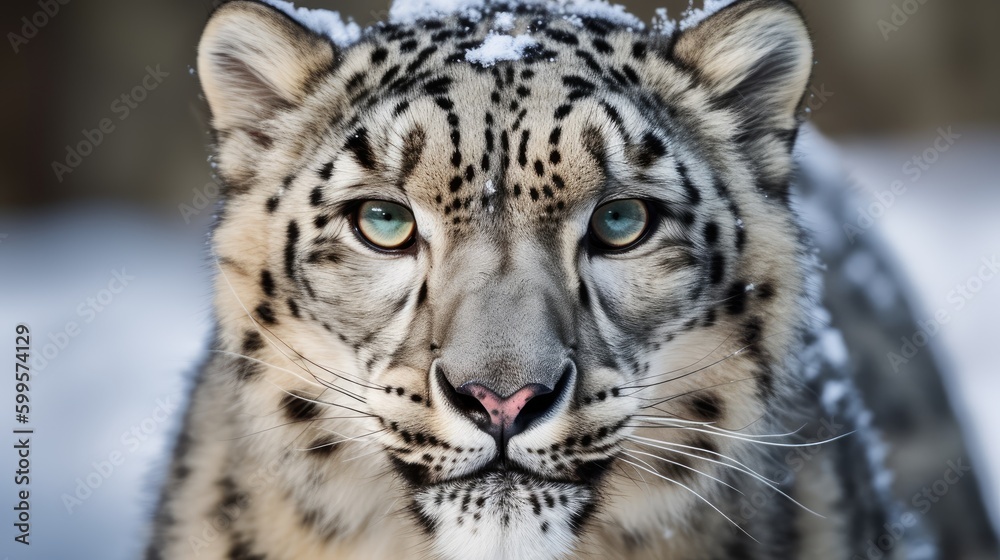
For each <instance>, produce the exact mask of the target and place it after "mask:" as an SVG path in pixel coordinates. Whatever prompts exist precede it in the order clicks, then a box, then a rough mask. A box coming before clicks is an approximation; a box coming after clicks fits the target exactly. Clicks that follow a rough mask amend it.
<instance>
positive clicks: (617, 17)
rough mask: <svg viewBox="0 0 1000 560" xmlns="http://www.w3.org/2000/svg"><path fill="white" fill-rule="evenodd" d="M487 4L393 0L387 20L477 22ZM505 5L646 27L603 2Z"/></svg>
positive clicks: (541, 0)
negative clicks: (458, 17)
mask: <svg viewBox="0 0 1000 560" xmlns="http://www.w3.org/2000/svg"><path fill="white" fill-rule="evenodd" d="M488 4H489V2H488V1H487V0H395V1H394V2H393V3H392V6H391V7H390V8H389V21H390V22H391V23H397V24H412V23H416V22H418V21H421V20H427V19H433V18H440V17H447V16H451V15H461V16H464V17H467V18H469V19H471V20H473V21H479V19H480V18H482V15H483V12H485V11H486V9H487V5H488ZM507 5H508V6H511V7H517V6H539V7H543V8H546V9H548V10H549V11H551V12H552V13H553V14H557V15H564V16H577V17H592V18H596V19H602V20H604V21H607V22H610V23H614V24H618V25H622V26H626V27H632V28H636V29H643V28H644V27H645V26H644V25H643V23H642V20H640V19H639V18H637V17H635V16H634V15H632V14H630V13H628V11H626V10H625V6H621V5H617V4H611V3H609V2H607V1H606V0H548V1H546V0H515V1H514V2H511V3H509V4H507ZM581 23H582V22H581Z"/></svg>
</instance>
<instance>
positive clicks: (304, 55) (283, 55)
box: [198, 0, 335, 131]
mask: <svg viewBox="0 0 1000 560" xmlns="http://www.w3.org/2000/svg"><path fill="white" fill-rule="evenodd" d="M334 56H335V53H334V47H333V45H332V44H331V43H330V42H329V41H327V40H326V39H324V38H321V37H319V36H318V35H316V34H314V33H312V32H310V31H308V30H306V29H305V28H304V27H302V26H301V25H300V24H298V23H297V22H295V21H293V20H292V19H291V18H289V17H288V16H286V15H285V14H283V13H282V12H280V11H278V10H276V9H274V8H272V7H270V6H267V5H265V4H260V3H257V2H249V1H246V0H238V1H235V2H229V3H226V4H223V5H222V6H221V7H219V9H218V10H216V11H215V13H214V14H212V17H211V19H210V20H209V22H208V25H206V27H205V31H204V33H202V36H201V42H200V43H199V45H198V75H199V77H200V78H201V85H202V89H203V90H204V91H205V97H206V99H208V105H209V107H210V109H211V111H212V125H213V126H214V127H215V129H216V130H220V131H230V130H232V129H234V128H240V129H254V128H255V127H257V126H259V123H260V121H261V120H263V119H267V118H269V117H271V116H273V115H274V114H275V113H276V112H277V111H279V110H281V109H283V108H286V107H289V106H294V105H295V104H297V103H299V102H301V101H302V100H303V98H304V97H305V95H306V93H307V91H308V87H309V85H310V82H311V81H312V80H313V78H314V76H316V75H318V74H320V73H322V72H324V71H326V70H328V69H329V68H330V67H331V66H332V65H333V62H334Z"/></svg>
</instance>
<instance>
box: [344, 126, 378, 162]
mask: <svg viewBox="0 0 1000 560" xmlns="http://www.w3.org/2000/svg"><path fill="white" fill-rule="evenodd" d="M344 149H346V150H348V151H350V152H351V153H352V154H354V158H355V159H356V160H357V161H358V163H359V164H361V166H362V167H364V168H365V169H374V168H375V158H374V155H373V154H372V146H371V143H370V142H369V141H368V131H367V130H366V129H364V128H361V129H358V130H357V131H356V132H355V133H354V134H352V135H351V136H350V137H349V138H348V139H347V142H346V143H345V144H344Z"/></svg>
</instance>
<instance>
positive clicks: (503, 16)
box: [493, 12, 514, 31]
mask: <svg viewBox="0 0 1000 560" xmlns="http://www.w3.org/2000/svg"><path fill="white" fill-rule="evenodd" d="M493 29H496V30H497V31H510V30H511V29H514V14H512V13H510V12H500V13H498V14H497V15H495V16H493Z"/></svg>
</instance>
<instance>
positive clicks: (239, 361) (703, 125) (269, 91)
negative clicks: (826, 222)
mask: <svg viewBox="0 0 1000 560" xmlns="http://www.w3.org/2000/svg"><path fill="white" fill-rule="evenodd" d="M478 16H479V17H478V18H473V17H470V16H468V15H466V16H461V15H459V16H455V15H452V16H447V17H442V18H434V19H426V20H420V21H417V22H412V23H400V24H388V25H383V26H379V27H375V28H373V29H371V30H369V31H368V32H366V33H365V34H364V35H363V37H362V38H361V39H360V40H359V41H357V42H356V44H353V45H350V46H338V45H336V44H332V43H331V42H330V41H329V40H328V39H327V38H324V37H321V36H320V35H318V34H316V33H314V32H312V31H310V30H308V29H306V28H304V27H302V26H301V25H300V24H298V23H297V22H295V21H293V20H292V19H291V18H289V17H287V16H286V15H285V14H284V13H282V12H281V11H279V10H275V9H273V8H271V7H269V6H266V5H264V4H258V3H253V2H233V3H229V4H225V5H223V6H222V8H220V9H219V10H218V11H217V12H216V13H215V15H214V16H213V17H212V19H211V21H210V23H209V25H208V28H207V29H206V31H205V35H204V37H203V39H202V43H201V46H200V48H199V53H200V54H199V63H198V72H199V76H200V78H201V80H202V83H203V86H204V90H205V94H206V98H207V100H208V102H209V105H210V107H211V110H212V115H213V127H214V130H215V132H216V134H217V141H218V143H217V150H218V153H217V162H218V172H219V174H220V176H221V177H222V178H223V179H224V181H225V183H226V185H227V193H226V203H225V208H224V211H223V212H222V215H221V216H220V221H219V225H218V227H217V230H216V232H215V235H214V242H213V249H214V252H215V254H216V255H217V257H218V261H219V266H220V274H219V279H218V295H217V303H216V307H217V312H218V315H219V321H220V341H221V342H220V344H221V345H222V346H223V347H224V348H226V349H228V351H229V352H231V353H232V355H233V359H232V366H231V367H232V382H233V385H232V387H233V394H234V395H235V396H234V400H235V401H236V402H237V403H238V405H237V406H238V407H239V408H240V409H241V410H242V411H243V412H246V413H248V414H247V415H246V416H247V417H248V419H247V420H246V422H247V426H248V430H247V431H248V433H249V432H250V431H254V432H256V431H258V430H265V429H268V430H269V431H267V432H266V433H261V434H260V435H259V437H255V438H253V439H252V440H247V442H246V444H245V445H246V446H247V450H248V452H249V453H252V454H253V455H254V456H260V457H271V456H274V457H279V456H280V457H287V449H288V445H289V441H293V440H294V441H296V442H298V444H297V446H298V447H299V448H302V449H304V450H305V451H304V452H300V453H298V454H297V455H292V456H291V458H288V459H287V460H284V459H283V461H284V462H283V466H282V467H281V468H280V469H279V470H280V472H281V476H280V477H279V478H278V480H279V482H278V484H279V486H281V487H282V488H284V489H285V490H286V494H287V496H288V497H287V499H288V500H289V501H290V502H292V503H294V504H297V505H298V507H300V508H301V509H302V510H303V511H319V512H321V513H317V514H316V515H314V516H313V517H312V523H313V524H314V525H317V526H320V529H318V530H319V531H320V532H322V525H323V524H324V523H326V524H327V525H329V524H332V523H334V522H333V521H331V520H337V521H336V523H339V525H340V527H341V529H342V533H349V532H350V530H351V527H353V526H354V525H358V526H360V524H361V522H360V521H357V522H355V521H351V519H355V518H357V519H361V518H364V517H365V516H371V515H374V514H373V513H372V512H374V511H377V512H379V513H382V512H385V511H387V510H393V511H395V510H398V509H400V508H399V507H395V509H393V504H396V503H398V504H399V506H403V505H405V506H406V507H405V508H404V509H405V510H406V512H408V513H406V514H407V515H410V516H411V517H412V519H414V520H416V521H417V522H418V523H419V525H420V526H421V527H422V529H423V530H424V532H425V535H426V538H427V539H428V542H429V543H430V544H431V545H432V547H433V549H434V550H435V551H436V552H437V553H438V554H440V555H442V556H444V557H448V558H483V559H487V558H557V557H560V556H562V555H565V554H567V553H570V552H571V551H573V550H575V549H576V548H577V547H580V546H584V545H585V543H587V542H590V541H593V540H594V539H595V538H596V537H595V535H599V534H600V533H601V532H602V530H603V529H602V526H603V525H602V523H600V522H597V521H594V520H593V518H594V517H595V516H597V517H601V518H605V519H611V518H614V519H615V520H616V526H620V527H628V528H629V530H630V531H635V532H642V531H644V530H647V529H649V528H650V527H655V526H658V525H657V524H659V523H662V520H663V519H665V518H671V519H683V518H684V511H685V510H686V509H687V508H690V507H692V504H694V503H696V502H697V500H698V497H697V496H698V495H701V496H710V495H711V493H712V492H713V491H714V489H715V488H717V487H716V486H713V482H712V480H711V479H710V477H717V476H721V475H720V473H719V472H718V471H719V470H720V469H719V468H718V465H716V464H715V463H716V461H715V459H717V458H718V457H719V456H720V455H725V456H729V457H745V456H746V453H747V451H746V450H745V449H744V447H745V446H743V445H742V442H741V440H740V439H738V438H734V437H730V436H731V435H732V433H733V432H735V431H740V430H742V431H740V432H739V433H740V434H741V435H748V436H749V435H752V434H754V433H756V431H757V430H760V429H764V428H766V426H767V421H766V418H767V416H768V413H769V411H771V410H772V408H773V407H774V406H775V405H776V403H777V402H778V401H779V398H780V396H781V395H782V393H783V392H784V391H785V390H786V388H785V384H786V374H785V371H784V367H785V361H786V358H785V356H787V355H788V349H789V348H790V347H791V346H792V345H793V344H794V343H795V331H796V328H797V327H798V326H799V324H800V322H801V321H802V318H801V317H800V311H799V300H800V298H801V297H802V293H803V290H804V286H803V277H802V273H801V272H800V270H801V266H800V262H801V259H802V249H801V246H800V244H799V239H798V236H799V233H798V231H797V229H796V228H795V226H794V224H793V221H792V218H791V212H790V209H789V207H788V204H789V202H788V196H787V194H788V181H789V178H790V174H791V171H792V166H791V159H790V150H791V146H792V144H793V142H794V138H795V134H796V130H797V124H798V123H797V120H796V108H797V106H798V104H799V101H800V99H801V96H802V93H803V91H804V89H805V84H806V82H807V79H808V76H809V72H810V68H811V48H810V43H809V39H808V36H807V33H806V31H805V28H804V25H803V23H802V21H801V18H800V16H799V15H798V13H797V12H796V11H795V9H794V8H792V7H791V5H790V4H788V3H786V2H783V1H778V0H748V1H742V2H737V3H736V4H734V5H732V6H730V7H728V8H725V9H723V10H721V11H720V12H718V13H717V14H715V15H713V16H711V17H710V18H709V19H707V20H706V21H703V22H701V23H699V24H698V25H696V26H693V27H691V28H690V29H687V30H685V31H683V32H678V33H677V34H675V35H674V36H672V37H671V36H660V35H656V34H652V33H640V32H638V31H637V30H635V29H632V28H629V27H628V26H627V25H624V24H621V23H616V22H612V21H607V20H605V19H602V18H601V17H589V16H588V15H586V14H585V15H583V16H580V15H570V16H566V15H565V14H563V13H559V12H558V10H556V11H553V10H552V9H550V7H547V6H545V5H542V4H539V5H528V6H520V7H515V6H494V7H491V8H489V9H486V10H484V11H482V12H479V13H478ZM487 46H491V47H492V48H486V47H487ZM477 49H479V50H477ZM470 52H472V53H478V54H479V55H481V56H479V57H478V58H477V55H476V54H472V55H470ZM761 418H764V420H761ZM279 425H280V427H279ZM283 454H285V455H283ZM381 474H389V475H392V476H379V475H381ZM639 479H641V480H642V481H643V483H642V485H641V486H640V485H639V484H636V483H635V482H634V481H635V480H639ZM347 487H350V488H351V490H350V491H347V490H344V489H345V488H347ZM345 496H350V498H345ZM352 523H354V525H352ZM388 538H391V537H388ZM581 543H583V544H581Z"/></svg>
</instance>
